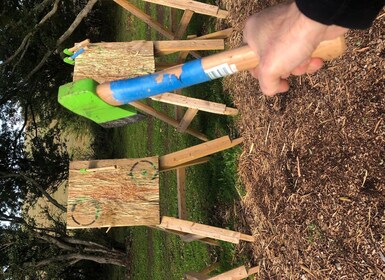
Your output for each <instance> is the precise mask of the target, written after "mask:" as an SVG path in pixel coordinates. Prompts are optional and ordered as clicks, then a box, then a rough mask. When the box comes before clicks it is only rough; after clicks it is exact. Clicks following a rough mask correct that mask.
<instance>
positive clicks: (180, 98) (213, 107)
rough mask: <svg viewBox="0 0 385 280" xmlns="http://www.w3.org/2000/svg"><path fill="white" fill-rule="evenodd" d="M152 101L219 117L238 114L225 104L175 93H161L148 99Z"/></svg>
mask: <svg viewBox="0 0 385 280" xmlns="http://www.w3.org/2000/svg"><path fill="white" fill-rule="evenodd" d="M150 98H151V99H152V100H157V101H160V102H164V103H167V104H173V105H177V106H182V107H188V108H192V109H198V110H200V111H204V112H209V113H214V114H220V115H229V116H235V115H237V114H238V110H237V109H235V108H230V107H227V106H226V105H225V104H221V103H216V102H211V101H207V100H202V99H197V98H192V97H187V96H184V95H180V94H175V93H169V92H166V93H163V94H159V95H155V96H151V97H150Z"/></svg>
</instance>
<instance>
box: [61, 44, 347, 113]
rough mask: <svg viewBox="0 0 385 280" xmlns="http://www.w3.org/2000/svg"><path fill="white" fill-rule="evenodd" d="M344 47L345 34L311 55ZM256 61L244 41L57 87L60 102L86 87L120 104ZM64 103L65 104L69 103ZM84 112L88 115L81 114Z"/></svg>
mask: <svg viewBox="0 0 385 280" xmlns="http://www.w3.org/2000/svg"><path fill="white" fill-rule="evenodd" d="M345 49H346V45H345V41H344V38H343V37H339V38H336V39H334V40H330V41H323V42H321V43H320V44H319V46H318V47H317V49H316V50H315V51H314V53H313V54H312V57H319V58H322V59H323V60H332V59H334V58H337V57H338V56H340V55H341V54H343V52H344V51H345ZM258 63H259V59H258V57H257V56H256V54H255V53H254V52H253V51H252V50H251V49H250V47H249V46H247V45H246V46H242V47H239V48H236V49H232V50H228V51H224V52H220V53H217V54H214V55H211V56H207V57H204V58H201V59H197V60H192V61H189V62H186V63H184V64H180V65H177V66H174V67H171V68H168V69H165V70H162V71H159V72H156V73H153V74H149V75H144V76H139V77H135V78H130V79H123V80H116V81H111V82H106V83H102V84H97V82H95V81H93V80H91V81H90V79H88V82H85V81H83V80H79V81H75V82H73V83H69V84H65V85H63V86H61V87H60V88H59V103H61V102H60V101H61V96H62V97H63V96H66V97H67V100H69V99H68V97H71V96H72V97H73V98H76V96H79V92H81V91H83V92H84V91H87V92H88V93H89V94H93V95H95V96H96V95H97V96H98V97H99V98H100V99H101V100H103V101H104V102H105V103H107V104H109V105H110V106H121V105H124V104H128V103H130V102H133V101H136V100H139V99H143V98H147V97H150V96H154V95H158V94H162V93H166V92H170V91H174V90H176V89H181V88H185V87H189V86H192V85H196V84H200V83H203V82H207V81H210V80H214V79H217V78H220V77H224V76H228V75H231V74H234V73H236V72H238V71H243V70H248V69H252V68H254V67H256V66H257V65H258ZM90 83H92V86H89V87H87V85H88V84H90ZM64 92H65V94H64ZM61 93H62V94H61ZM107 104H106V105H107ZM62 105H64V104H62ZM64 106H65V107H67V108H68V106H66V105H64ZM118 108H119V107H118ZM69 109H70V108H69ZM83 116H85V117H87V116H86V115H84V114H83Z"/></svg>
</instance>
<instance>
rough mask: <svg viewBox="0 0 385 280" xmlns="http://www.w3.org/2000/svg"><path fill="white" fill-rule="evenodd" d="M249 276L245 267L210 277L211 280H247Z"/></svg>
mask: <svg viewBox="0 0 385 280" xmlns="http://www.w3.org/2000/svg"><path fill="white" fill-rule="evenodd" d="M247 276H248V274H247V271H246V267H245V266H244V265H242V266H240V267H237V268H234V269H232V270H229V271H226V272H224V273H221V274H219V275H217V276H213V277H210V278H208V279H210V280H241V279H244V278H247Z"/></svg>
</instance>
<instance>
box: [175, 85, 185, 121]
mask: <svg viewBox="0 0 385 280" xmlns="http://www.w3.org/2000/svg"><path fill="white" fill-rule="evenodd" d="M173 94H176V95H181V94H182V89H177V90H174V93H173ZM174 105H175V110H174V112H175V118H176V119H177V120H178V121H180V120H181V119H182V118H183V115H184V108H183V107H181V106H178V105H176V104H174Z"/></svg>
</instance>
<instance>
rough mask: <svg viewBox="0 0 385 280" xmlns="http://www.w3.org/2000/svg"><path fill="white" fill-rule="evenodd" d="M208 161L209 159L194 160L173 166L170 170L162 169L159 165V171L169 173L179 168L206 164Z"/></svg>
mask: <svg viewBox="0 0 385 280" xmlns="http://www.w3.org/2000/svg"><path fill="white" fill-rule="evenodd" d="M209 160H210V157H203V158H198V159H196V160H193V161H189V162H187V163H184V164H181V165H177V166H173V167H170V168H163V166H161V165H160V164H159V171H161V172H165V171H170V170H174V169H178V168H181V167H190V166H194V165H197V164H202V163H206V162H208V161H209Z"/></svg>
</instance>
